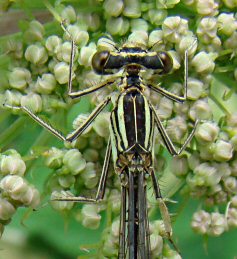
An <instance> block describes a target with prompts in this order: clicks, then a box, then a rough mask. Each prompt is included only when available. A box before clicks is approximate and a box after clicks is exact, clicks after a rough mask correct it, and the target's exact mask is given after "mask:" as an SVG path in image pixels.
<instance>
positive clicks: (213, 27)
mask: <svg viewBox="0 0 237 259" xmlns="http://www.w3.org/2000/svg"><path fill="white" fill-rule="evenodd" d="M216 34H217V19H216V18H214V17H212V18H210V17H207V18H203V19H201V21H200V22H199V24H198V28H197V35H198V38H199V40H200V41H202V42H203V43H205V44H210V42H211V41H212V39H214V38H215V37H216V36H217V35H216Z"/></svg>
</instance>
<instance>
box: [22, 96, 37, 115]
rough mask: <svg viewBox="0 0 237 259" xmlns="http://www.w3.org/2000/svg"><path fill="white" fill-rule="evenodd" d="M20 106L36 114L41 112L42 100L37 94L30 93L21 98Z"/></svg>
mask: <svg viewBox="0 0 237 259" xmlns="http://www.w3.org/2000/svg"><path fill="white" fill-rule="evenodd" d="M21 105H22V106H26V107H27V108H29V109H30V110H31V111H32V112H33V113H38V112H41V111H42V98H41V96H40V95H39V94H35V93H33V92H30V93H29V94H27V95H23V96H22V98H21Z"/></svg>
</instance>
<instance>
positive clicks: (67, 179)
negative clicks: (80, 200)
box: [58, 174, 76, 188]
mask: <svg viewBox="0 0 237 259" xmlns="http://www.w3.org/2000/svg"><path fill="white" fill-rule="evenodd" d="M75 181H76V179H75V176H74V175H69V174H66V175H60V176H59V177H58V182H59V184H60V186H62V187H63V188H69V187H71V186H72V185H73V184H74V183H75Z"/></svg>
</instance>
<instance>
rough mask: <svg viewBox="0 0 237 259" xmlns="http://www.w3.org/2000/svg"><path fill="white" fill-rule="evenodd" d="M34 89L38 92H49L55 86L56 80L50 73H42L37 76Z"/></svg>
mask: <svg viewBox="0 0 237 259" xmlns="http://www.w3.org/2000/svg"><path fill="white" fill-rule="evenodd" d="M35 88H36V91H37V92H38V93H40V94H51V93H52V92H53V90H54V89H55V88H56V80H55V77H54V76H53V75H52V74H49V73H48V74H43V75H42V77H38V78H37V81H36V84H35Z"/></svg>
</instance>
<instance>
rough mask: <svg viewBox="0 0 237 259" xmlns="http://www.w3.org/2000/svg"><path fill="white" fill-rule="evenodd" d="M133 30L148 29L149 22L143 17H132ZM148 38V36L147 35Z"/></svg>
mask: <svg viewBox="0 0 237 259" xmlns="http://www.w3.org/2000/svg"><path fill="white" fill-rule="evenodd" d="M130 26H131V31H132V32H135V31H148V23H147V22H146V21H145V20H143V19H132V20H131V24H130ZM147 38H148V36H147Z"/></svg>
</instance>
